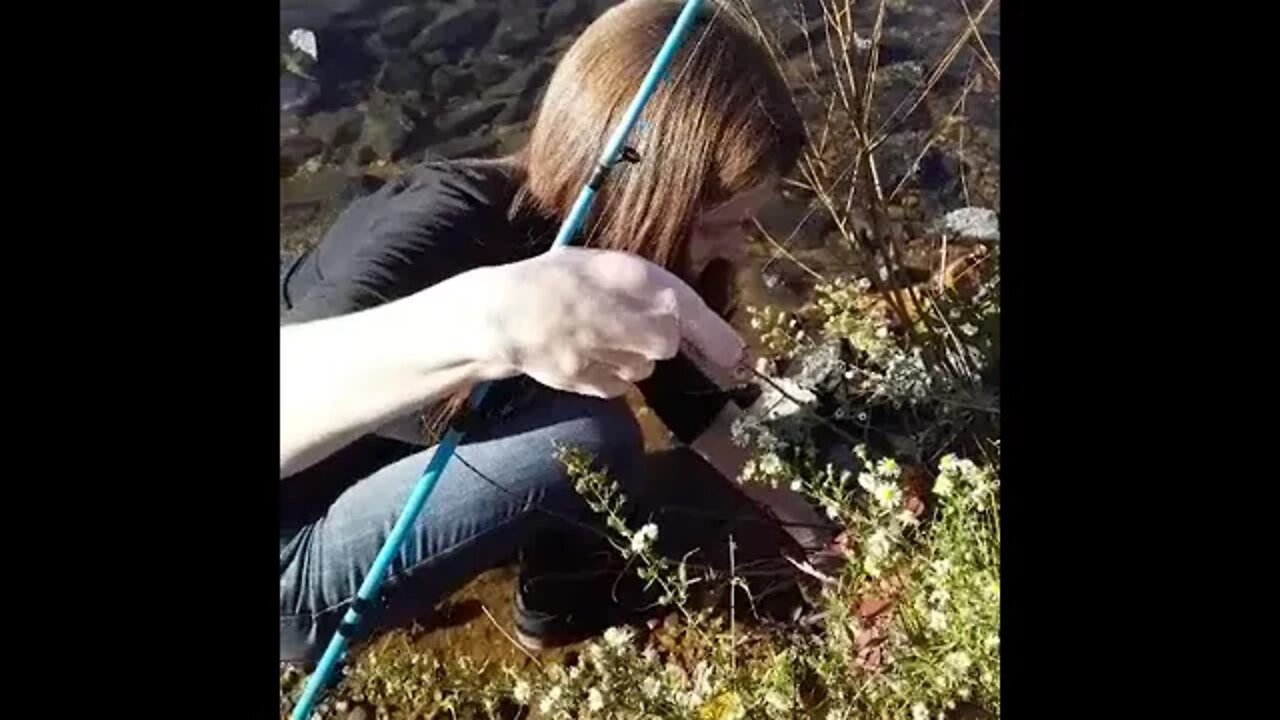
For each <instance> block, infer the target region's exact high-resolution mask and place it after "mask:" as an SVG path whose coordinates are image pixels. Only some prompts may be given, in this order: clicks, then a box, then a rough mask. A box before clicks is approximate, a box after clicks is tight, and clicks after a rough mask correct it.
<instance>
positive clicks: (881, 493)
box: [875, 483, 902, 510]
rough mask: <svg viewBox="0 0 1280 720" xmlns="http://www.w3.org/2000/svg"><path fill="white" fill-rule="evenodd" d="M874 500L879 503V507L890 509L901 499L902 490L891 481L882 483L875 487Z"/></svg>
mask: <svg viewBox="0 0 1280 720" xmlns="http://www.w3.org/2000/svg"><path fill="white" fill-rule="evenodd" d="M875 497H876V502H878V503H880V507H882V508H884V509H886V510H892V509H893V508H895V507H897V505H898V501H899V500H901V499H902V491H901V490H899V489H898V486H897V485H894V484H893V483H884V484H882V485H881V486H880V487H878V488H876V492H875Z"/></svg>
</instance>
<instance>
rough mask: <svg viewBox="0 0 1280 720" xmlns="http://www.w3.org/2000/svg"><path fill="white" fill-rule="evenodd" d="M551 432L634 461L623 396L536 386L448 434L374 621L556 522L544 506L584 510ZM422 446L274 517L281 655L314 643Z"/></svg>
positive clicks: (389, 617) (346, 599)
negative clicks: (480, 422) (504, 408)
mask: <svg viewBox="0 0 1280 720" xmlns="http://www.w3.org/2000/svg"><path fill="white" fill-rule="evenodd" d="M556 443H560V444H565V445H573V446H577V447H581V448H583V449H585V450H587V451H589V452H591V453H592V454H593V455H594V456H595V457H596V458H597V461H598V462H599V464H600V465H602V466H604V467H605V468H607V470H608V472H609V475H610V477H612V478H614V479H615V480H617V481H618V482H620V483H622V484H623V485H624V487H625V486H627V485H630V484H631V483H633V482H634V478H635V477H636V476H637V475H639V474H640V473H641V472H642V467H643V460H644V447H643V442H642V439H641V435H640V430H639V427H638V426H637V424H636V421H635V417H634V416H633V415H632V413H631V410H630V409H629V408H628V407H627V405H626V403H625V402H624V401H622V400H609V401H606V400H599V399H595V398H589V397H585V396H579V395H572V394H567V393H558V392H553V391H550V390H544V391H542V392H539V393H537V394H536V395H535V396H534V398H533V399H532V400H530V401H529V403H528V404H527V405H525V406H523V407H521V408H520V409H519V411H518V412H516V413H514V414H511V415H509V416H508V417H505V418H502V419H499V420H497V421H496V422H494V423H492V425H491V426H490V427H486V428H483V429H481V430H479V431H476V432H473V433H471V434H470V435H469V436H468V437H467V439H466V440H465V442H464V444H462V445H461V446H459V448H458V450H457V455H456V456H455V457H454V458H453V459H452V460H450V462H449V463H448V464H447V465H446V466H445V470H444V472H443V473H442V475H441V477H440V480H439V484H438V485H437V486H436V489H435V491H434V492H433V493H432V495H431V497H430V499H429V500H428V501H427V504H426V507H425V508H424V509H423V512H422V514H421V515H420V516H419V518H418V520H417V522H416V523H415V524H414V526H413V528H412V530H411V531H410V533H409V535H408V536H407V538H406V541H405V543H404V545H403V546H402V548H401V550H400V553H399V555H398V556H397V557H396V558H395V560H394V561H393V562H392V564H391V567H390V569H389V571H388V573H387V577H386V580H385V582H384V584H383V591H382V592H383V597H382V600H383V602H384V603H385V604H384V605H383V606H382V607H380V608H379V609H378V611H377V612H376V613H375V614H374V615H375V617H374V618H373V619H374V621H375V622H377V623H378V625H380V626H385V625H394V624H399V623H401V622H404V621H405V619H406V618H409V617H412V616H414V615H415V614H418V613H421V612H422V611H423V610H424V609H429V608H430V607H432V606H433V605H434V604H435V603H437V602H438V601H439V600H441V599H443V598H444V597H445V596H447V595H448V594H449V593H451V592H452V591H454V590H456V589H457V588H459V587H460V586H462V585H463V584H465V583H466V582H467V581H468V580H469V579H470V578H472V577H473V576H475V575H476V574H478V573H480V572H482V571H484V570H486V569H489V568H491V567H494V566H496V565H499V564H501V563H503V562H504V561H506V560H508V559H509V558H511V557H512V553H513V551H514V550H515V549H516V548H518V547H520V546H521V545H522V544H524V543H525V542H527V541H528V540H529V539H530V538H531V537H532V535H533V534H535V533H537V532H539V531H540V530H542V529H544V528H547V527H548V526H551V525H557V526H559V527H564V526H566V523H565V522H563V520H562V519H559V518H556V517H554V516H552V515H550V514H548V512H546V511H551V512H554V513H557V514H559V515H563V516H569V517H572V518H580V519H582V520H583V521H584V522H589V521H590V519H591V512H590V510H589V509H588V508H587V507H586V504H585V503H584V502H583V501H582V499H581V498H580V497H579V496H578V495H577V494H576V493H575V492H574V490H573V487H572V486H571V484H570V482H569V480H568V478H567V476H566V474H565V472H564V469H563V467H562V466H561V465H560V463H559V462H557V461H556V459H555V458H554V456H553V445H554V444H556ZM433 451H434V449H427V450H424V451H422V452H419V453H416V454H413V455H410V456H408V457H405V458H404V459H402V460H399V461H397V462H394V463H392V464H390V465H387V466H386V467H383V468H382V469H380V470H378V471H376V472H374V473H373V474H371V475H369V476H367V477H364V478H362V479H358V480H355V481H354V482H352V483H351V484H350V485H349V486H348V487H346V488H345V490H342V491H341V493H340V494H338V495H337V497H336V499H334V500H333V501H332V503H330V504H329V505H328V506H327V508H324V509H323V511H322V512H320V513H319V514H318V516H317V517H309V518H306V519H305V520H301V521H287V520H284V519H282V526H281V536H280V659H281V660H282V661H291V662H303V663H309V662H313V661H314V660H315V659H316V658H318V656H319V654H320V653H321V652H323V650H324V647H325V645H326V644H327V643H328V642H329V638H330V637H331V636H332V634H333V632H334V630H335V629H336V628H337V626H338V623H339V621H340V620H341V618H342V614H343V613H345V612H346V610H347V608H348V607H349V605H350V603H351V601H352V600H353V598H354V597H355V594H356V591H357V589H358V588H359V587H360V584H361V582H362V581H363V580H364V578H365V574H366V573H367V572H368V569H369V566H370V564H371V563H372V562H373V559H374V557H375V556H376V555H377V553H378V550H379V549H380V548H381V547H382V544H383V542H384V541H385V540H386V538H387V536H388V534H389V533H390V530H391V527H392V526H393V525H394V524H395V522H396V519H397V518H398V517H399V515H400V512H401V511H402V510H403V508H404V506H405V501H406V500H407V498H408V496H409V493H410V491H411V490H412V489H413V487H414V485H415V484H416V483H417V482H418V479H419V478H420V476H421V475H422V470H423V468H425V467H426V465H427V462H428V460H429V459H430V457H431V454H432V452H433ZM461 461H465V463H469V464H470V465H472V466H474V468H475V469H476V470H479V471H480V472H481V473H483V475H484V476H486V477H488V478H490V479H491V480H493V481H495V482H496V483H497V484H499V485H501V486H502V487H504V488H506V490H507V492H504V491H502V490H499V489H498V488H495V487H493V485H491V484H490V483H489V482H486V480H484V479H483V478H482V477H481V476H480V475H477V474H476V473H475V472H474V471H473V470H472V469H471V468H469V467H467V465H466V464H465V463H464V462H461ZM282 482H284V483H288V482H290V479H288V478H286V479H285V480H283V481H282ZM299 490H304V491H305V488H299ZM282 510H284V511H285V512H284V513H282V514H284V515H287V510H288V508H282Z"/></svg>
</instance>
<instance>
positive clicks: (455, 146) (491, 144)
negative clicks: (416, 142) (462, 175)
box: [427, 133, 498, 159]
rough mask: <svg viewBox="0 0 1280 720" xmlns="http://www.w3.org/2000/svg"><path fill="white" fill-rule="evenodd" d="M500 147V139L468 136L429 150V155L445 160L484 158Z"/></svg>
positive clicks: (488, 136)
mask: <svg viewBox="0 0 1280 720" xmlns="http://www.w3.org/2000/svg"><path fill="white" fill-rule="evenodd" d="M497 146H498V138H496V137H493V136H492V135H490V134H488V133H486V134H484V135H467V136H464V137H460V138H454V139H452V140H449V141H447V142H442V143H439V144H437V145H432V146H431V147H429V148H427V155H434V156H436V157H441V158H445V159H454V158H471V157H483V156H487V155H489V154H490V153H491V152H492V150H493V149H494V148H496V147H497Z"/></svg>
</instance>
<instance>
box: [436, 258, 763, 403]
mask: <svg viewBox="0 0 1280 720" xmlns="http://www.w3.org/2000/svg"><path fill="white" fill-rule="evenodd" d="M456 280H458V281H459V283H460V284H465V285H466V286H467V287H468V288H469V290H468V292H466V293H464V294H463V295H464V296H466V297H469V298H473V304H472V305H471V307H470V308H467V309H466V314H467V315H468V316H470V317H474V319H475V321H476V322H475V324H474V325H473V326H472V327H471V328H470V330H469V332H470V333H471V335H472V338H473V347H474V348H475V349H474V351H473V352H474V353H475V357H476V358H477V359H478V360H479V361H480V362H481V367H482V370H481V373H482V375H483V376H485V377H486V378H490V379H497V378H501V377H508V376H511V375H515V374H521V373H523V374H525V375H528V376H529V377H531V378H533V379H534V380H537V381H538V382H540V383H542V384H544V385H547V386H549V387H553V388H556V389H559V390H565V391H569V392H576V393H580V394H584V395H594V396H598V397H616V396H618V395H622V394H623V393H625V392H626V391H627V388H628V385H629V384H630V383H633V382H636V381H638V380H642V379H644V378H645V377H648V375H649V374H650V373H651V372H653V366H654V362H655V361H658V360H665V359H668V358H671V357H674V356H675V355H676V353H677V352H679V350H680V348H681V344H682V341H683V343H684V345H685V346H686V348H687V349H692V350H694V351H695V352H696V353H699V354H701V355H702V356H703V358H705V359H706V360H709V361H710V362H712V363H714V364H716V365H719V366H721V367H725V368H732V367H734V366H735V365H736V364H737V363H738V362H739V361H740V360H741V358H742V355H743V352H744V349H745V343H744V342H743V341H742V338H740V337H739V336H738V334H737V332H735V331H734V329H733V328H732V327H731V326H730V325H729V324H728V323H727V322H725V321H724V320H723V319H722V318H720V317H719V316H718V315H716V314H715V313H714V312H712V311H711V309H710V308H708V307H707V305H706V304H705V303H704V302H703V301H702V299H701V298H699V297H698V295H697V294H696V293H695V292H694V291H693V290H692V289H691V288H690V287H689V286H688V285H686V284H685V283H684V282H683V281H681V280H680V279H679V278H677V277H676V276H675V275H673V274H671V273H670V272H668V271H666V270H664V269H663V268H661V267H659V266H657V265H655V264H653V263H651V262H648V261H646V260H643V259H641V258H639V257H637V256H635V255H630V254H627V253H623V252H617V251H608V250H592V249H583V248H557V249H554V250H552V251H550V252H547V253H545V254H543V255H540V256H538V257H535V258H532V259H530V260H525V261H522V262H518V263H513V264H510V265H504V266H499V267H492V268H483V269H480V270H476V271H473V272H470V273H467V274H466V275H464V276H459V277H458V278H456Z"/></svg>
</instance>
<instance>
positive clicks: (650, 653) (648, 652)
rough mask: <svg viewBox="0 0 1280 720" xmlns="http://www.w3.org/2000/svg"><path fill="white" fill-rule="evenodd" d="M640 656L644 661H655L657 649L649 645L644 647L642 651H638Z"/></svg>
mask: <svg viewBox="0 0 1280 720" xmlns="http://www.w3.org/2000/svg"><path fill="white" fill-rule="evenodd" d="M640 657H642V658H644V661H645V662H647V663H653V662H657V661H658V651H657V649H656V648H654V647H652V646H650V647H647V648H645V649H644V652H642V653H640Z"/></svg>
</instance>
